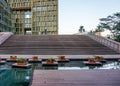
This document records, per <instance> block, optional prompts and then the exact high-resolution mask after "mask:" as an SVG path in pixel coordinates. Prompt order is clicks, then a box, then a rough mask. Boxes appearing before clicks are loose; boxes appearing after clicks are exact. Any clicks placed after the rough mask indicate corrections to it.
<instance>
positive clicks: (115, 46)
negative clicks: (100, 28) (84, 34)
mask: <svg viewBox="0 0 120 86" xmlns="http://www.w3.org/2000/svg"><path fill="white" fill-rule="evenodd" d="M88 36H89V37H90V38H92V39H93V40H95V41H97V42H99V43H101V44H103V45H105V46H107V47H109V48H111V49H113V50H115V51H116V52H119V53H120V43H119V42H116V41H113V40H110V39H107V38H104V37H101V36H97V35H92V34H90V35H88Z"/></svg>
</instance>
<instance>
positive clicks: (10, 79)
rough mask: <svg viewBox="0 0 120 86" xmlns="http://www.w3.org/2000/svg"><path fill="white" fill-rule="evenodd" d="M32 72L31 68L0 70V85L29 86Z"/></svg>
mask: <svg viewBox="0 0 120 86" xmlns="http://www.w3.org/2000/svg"><path fill="white" fill-rule="evenodd" d="M31 74H32V71H31V70H30V69H9V70H0V86H28V85H29V81H30V78H31ZM26 77H27V78H26Z"/></svg>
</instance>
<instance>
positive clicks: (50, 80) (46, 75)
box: [31, 70, 120, 86]
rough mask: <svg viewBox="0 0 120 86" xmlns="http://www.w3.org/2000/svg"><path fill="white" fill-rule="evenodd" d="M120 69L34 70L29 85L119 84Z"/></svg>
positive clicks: (108, 85) (100, 85)
mask: <svg viewBox="0 0 120 86" xmlns="http://www.w3.org/2000/svg"><path fill="white" fill-rule="evenodd" d="M119 75H120V70H68V71H67V70H35V71H34V74H33V80H32V84H31V86H120V76H119Z"/></svg>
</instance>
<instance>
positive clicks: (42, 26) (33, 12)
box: [8, 0, 58, 35]
mask: <svg viewBox="0 0 120 86" xmlns="http://www.w3.org/2000/svg"><path fill="white" fill-rule="evenodd" d="M8 3H9V5H10V6H11V8H12V9H13V11H14V14H15V27H16V28H15V32H16V34H27V32H28V31H29V32H31V33H32V34H39V35H41V34H48V35H49V34H50V35H55V34H58V0H8Z"/></svg>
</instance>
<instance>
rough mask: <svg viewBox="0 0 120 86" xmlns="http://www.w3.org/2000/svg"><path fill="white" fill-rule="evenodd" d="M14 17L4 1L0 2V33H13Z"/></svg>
mask: <svg viewBox="0 0 120 86" xmlns="http://www.w3.org/2000/svg"><path fill="white" fill-rule="evenodd" d="M13 22H14V15H13V12H12V10H11V9H10V7H9V5H8V4H7V3H6V1H5V0H0V32H13V30H14V23H13Z"/></svg>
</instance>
